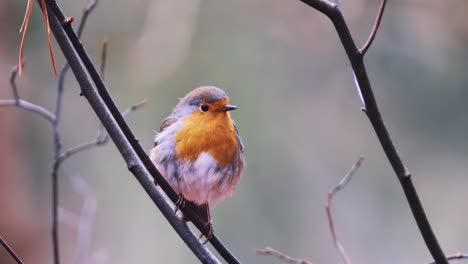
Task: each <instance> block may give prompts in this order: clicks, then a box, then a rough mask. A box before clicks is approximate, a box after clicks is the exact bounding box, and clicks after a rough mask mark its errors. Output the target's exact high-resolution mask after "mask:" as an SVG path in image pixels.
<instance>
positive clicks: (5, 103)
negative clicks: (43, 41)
mask: <svg viewBox="0 0 468 264" xmlns="http://www.w3.org/2000/svg"><path fill="white" fill-rule="evenodd" d="M17 71H18V67H17V66H15V67H13V68H12V70H11V75H10V85H11V89H12V91H13V96H14V98H15V99H2V100H0V107H10V106H14V107H19V108H22V109H24V110H27V111H29V112H32V113H35V114H37V115H39V116H40V117H42V118H44V119H45V120H47V121H48V122H49V123H51V124H52V123H54V122H55V116H54V114H52V113H51V112H49V111H48V110H47V109H45V108H44V107H42V106H39V105H36V104H33V103H30V102H28V101H26V100H23V99H21V97H20V96H19V93H18V88H17V86H16V76H17Z"/></svg>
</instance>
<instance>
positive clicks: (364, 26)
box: [0, 0, 468, 263]
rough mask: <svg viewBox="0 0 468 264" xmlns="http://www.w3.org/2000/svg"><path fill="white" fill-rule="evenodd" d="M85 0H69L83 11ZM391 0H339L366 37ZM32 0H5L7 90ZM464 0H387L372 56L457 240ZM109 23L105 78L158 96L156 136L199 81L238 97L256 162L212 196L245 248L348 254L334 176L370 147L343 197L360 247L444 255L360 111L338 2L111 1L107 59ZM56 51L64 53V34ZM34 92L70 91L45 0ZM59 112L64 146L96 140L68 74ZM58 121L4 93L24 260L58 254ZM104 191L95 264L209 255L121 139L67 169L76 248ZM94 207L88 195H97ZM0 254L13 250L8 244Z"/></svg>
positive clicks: (403, 147)
mask: <svg viewBox="0 0 468 264" xmlns="http://www.w3.org/2000/svg"><path fill="white" fill-rule="evenodd" d="M86 3H87V1H83V0H80V1H59V4H60V5H61V7H62V8H63V10H64V12H65V14H66V15H68V16H74V17H75V18H76V21H75V22H74V23H75V27H76V26H77V24H78V22H79V20H80V19H79V18H80V17H81V10H82V8H83V7H84V6H85V5H86ZM378 6H379V1H377V0H375V1H374V0H373V1H370V0H355V1H346V0H342V8H343V11H344V13H345V17H346V19H347V21H348V24H349V27H350V28H351V31H352V33H353V34H354V36H355V40H356V42H357V43H358V44H361V43H364V41H365V40H366V38H367V35H368V33H369V31H370V29H371V26H372V23H373V20H374V17H375V14H376V11H377V9H378ZM25 7H26V1H12V0H1V1H0V39H1V41H0V83H1V85H0V87H1V89H0V98H11V96H12V95H11V89H10V86H9V84H8V78H9V73H10V68H11V66H13V65H14V64H16V63H17V54H18V47H19V43H20V37H21V36H20V34H19V33H18V30H19V28H20V25H21V22H22V19H23V14H24V10H25ZM466 8H468V2H466V1H462V0H458V1H457V0H450V1H436V0H418V1H410V2H409V3H407V2H406V1H389V3H388V6H387V10H386V13H385V14H384V17H383V21H382V26H381V30H380V32H379V33H378V35H377V38H376V40H375V42H374V45H373V46H372V47H371V49H370V50H369V53H368V54H367V56H366V65H367V69H368V73H369V76H370V80H371V83H372V84H373V87H374V92H375V94H376V99H377V102H378V104H379V106H380V108H381V111H382V113H383V117H384V119H385V121H386V124H387V126H388V129H389V132H390V134H391V135H392V137H393V139H394V141H395V144H396V146H397V148H398V149H399V151H400V153H401V155H402V158H403V160H404V161H405V163H406V165H407V166H408V167H409V169H410V171H411V172H412V173H413V176H414V178H413V179H414V182H415V185H416V188H417V190H418V192H419V195H420V197H421V199H422V202H423V205H424V206H425V208H426V213H427V215H428V217H429V219H430V221H431V224H432V225H433V228H434V231H435V233H436V235H437V236H438V238H439V241H440V244H441V245H442V247H443V249H444V250H445V251H446V253H447V254H449V253H454V252H458V251H467V250H468V248H467V245H468V223H467V221H466V219H467V213H466V210H465V209H466V200H465V199H467V198H468V191H467V188H466V186H467V184H468V178H467V175H466V174H467V169H468V163H467V159H468V151H467V147H468V140H467V137H466V131H467V128H468V118H467V116H468V106H467V104H466V98H467V96H468V89H467V84H468V75H467V74H466V73H467V69H468V67H467V66H468V65H467V64H468V63H467V58H468V50H467V48H466V47H467V44H468V43H467V42H468V20H467V18H466V15H465V10H466ZM104 37H108V39H109V54H108V64H107V71H106V82H107V85H108V88H109V89H110V92H111V93H112V95H113V96H114V99H115V101H116V103H117V105H118V106H119V107H120V108H121V109H125V108H126V107H128V106H129V105H131V104H133V103H136V102H138V101H140V100H141V99H143V98H148V99H149V100H150V103H149V104H148V105H147V106H146V107H145V108H143V109H141V110H139V111H138V112H135V113H133V114H132V115H131V117H130V118H129V124H130V126H131V127H132V129H133V131H134V132H135V134H136V136H137V137H138V139H139V140H140V142H141V144H142V145H143V147H144V148H145V149H147V150H149V149H150V148H151V146H152V140H153V137H154V132H153V130H155V129H157V128H158V127H159V124H160V122H161V121H162V120H163V119H164V117H165V116H166V115H167V114H168V113H169V112H170V111H171V109H172V107H173V106H174V105H175V103H176V102H177V98H179V97H182V96H183V95H184V94H186V93H187V92H188V91H190V90H191V89H193V88H195V87H197V86H200V85H207V84H209V85H217V86H219V87H221V88H223V89H224V90H225V91H226V92H227V93H228V94H229V95H230V97H231V102H232V103H233V104H235V105H237V106H238V107H239V109H238V110H237V111H235V112H233V117H234V119H235V120H236V122H237V124H238V128H239V131H240V133H241V136H242V139H243V141H244V144H245V146H246V159H247V162H248V169H247V171H246V173H245V175H244V177H243V179H242V180H241V182H240V184H239V185H238V187H237V190H236V191H235V193H234V195H233V197H232V198H230V199H227V200H226V201H225V202H223V203H221V204H220V205H218V206H217V207H216V208H215V209H214V211H213V218H214V226H215V231H216V234H217V235H218V236H219V237H220V238H221V239H222V240H223V241H224V242H225V243H226V245H227V246H228V247H229V248H230V249H231V250H232V252H233V253H234V254H235V255H236V256H237V257H238V258H239V259H240V260H241V261H242V262H244V263H279V262H280V261H278V260H276V259H273V258H271V257H262V256H256V255H255V249H256V248H263V247H265V246H271V247H273V248H276V249H279V250H281V251H283V252H286V253H287V254H289V255H292V256H297V257H303V258H306V259H309V260H311V261H313V262H314V263H339V262H340V259H339V256H338V254H337V252H336V250H335V249H334V248H333V245H332V240H331V236H330V232H329V230H328V224H327V219H326V216H325V210H324V203H325V198H326V194H327V192H328V190H329V189H330V188H331V187H333V186H334V185H335V184H336V183H337V182H338V181H339V180H340V179H341V177H342V176H343V175H344V174H345V173H346V172H347V170H348V169H349V168H350V166H351V165H352V164H353V163H354V162H355V161H356V160H357V158H358V157H359V156H360V155H363V156H365V157H366V160H365V162H364V164H363V166H362V168H361V169H360V170H359V172H358V173H357V175H356V176H355V178H354V179H353V180H352V182H351V183H350V184H349V185H348V187H347V188H346V189H345V190H343V191H342V192H340V193H339V194H338V196H337V197H336V200H335V207H334V215H335V222H336V226H337V230H338V234H339V237H340V239H341V242H342V244H343V245H344V247H345V248H346V249H347V251H348V254H349V256H350V258H351V260H353V262H354V263H424V262H425V261H427V260H430V254H429V252H428V250H427V249H426V247H425V244H424V242H423V240H422V238H421V235H420V234H419V231H418V229H417V227H416V225H415V222H414V220H413V218H412V215H411V213H410V210H409V208H408V205H407V203H406V199H405V198H404V195H403V192H402V190H401V187H400V186H399V183H398V181H397V179H396V177H395V175H394V173H393V171H392V169H391V167H390V165H389V163H388V161H387V160H386V157H385V156H384V154H383V151H382V149H381V147H380V145H379V143H378V141H377V138H376V136H375V134H374V132H373V130H372V127H371V125H370V123H369V122H368V120H367V118H366V117H365V115H364V114H363V113H362V112H361V111H360V107H361V102H360V100H359V97H358V95H357V92H356V88H355V87H354V84H353V79H352V74H351V69H350V66H349V63H348V60H347V58H346V56H345V53H344V50H343V48H342V46H341V44H340V42H339V39H338V37H337V35H336V33H335V31H334V28H333V27H332V24H331V23H330V22H329V21H328V20H327V18H326V17H325V16H324V15H322V14H320V13H319V12H317V11H316V10H314V9H312V8H310V7H308V6H306V5H304V4H303V3H301V2H299V1H296V0H289V1H279V0H256V1H252V0H241V1H219V0H218V1H215V0H205V1H182V0H177V1H176V0H158V1H149V0H136V1H121V0H120V1H116V0H114V1H105V0H101V2H100V4H99V6H98V7H97V9H96V10H95V12H94V13H93V14H92V15H91V16H90V18H89V21H88V24H87V27H86V29H85V33H84V35H83V43H84V46H85V47H86V49H87V50H88V52H89V53H90V54H91V56H92V57H93V59H94V61H95V62H99V56H100V48H101V42H102V39H103V38H104ZM53 46H54V50H55V54H56V57H57V61H58V62H59V64H61V63H62V62H63V56H62V55H61V52H60V50H59V48H58V45H57V44H56V43H55V42H54V43H53ZM25 59H26V60H27V66H26V68H25V71H24V76H23V77H22V78H20V79H19V80H18V86H19V90H20V93H21V95H22V96H23V97H24V98H25V99H28V100H30V101H32V102H34V103H37V104H40V105H43V106H45V107H47V108H48V109H52V107H53V105H54V100H55V93H56V78H55V77H54V76H53V74H52V71H51V68H50V61H49V55H48V51H47V44H46V38H45V31H44V25H43V20H42V17H41V13H40V10H39V7H38V5H37V3H35V5H34V10H33V17H32V20H31V25H30V28H29V31H28V34H27V38H26V46H25ZM68 77H69V78H68V79H67V84H66V91H65V99H64V100H65V108H64V111H63V115H64V120H63V123H62V124H61V131H62V132H63V143H64V148H68V147H71V146H74V145H76V144H79V143H82V142H85V141H88V140H90V139H93V138H94V137H95V135H96V131H97V124H98V121H97V119H96V117H95V115H94V114H93V112H92V111H91V109H90V107H89V105H88V103H87V102H86V100H85V99H84V98H83V97H80V96H78V95H79V87H78V86H77V84H76V82H75V79H74V77H73V76H72V75H71V74H70V75H69V76H68ZM52 147H53V145H52V132H51V129H50V126H49V124H47V123H46V122H44V121H43V120H42V119H40V118H38V117H37V116H35V115H33V114H31V113H28V112H25V111H23V110H20V109H15V108H8V109H7V108H2V109H0V235H1V236H3V237H4V238H5V239H6V240H7V241H9V242H10V243H11V245H12V246H13V247H14V248H15V249H16V251H17V252H18V253H19V254H20V255H21V256H22V257H23V258H24V260H25V261H26V263H51V256H52V254H51V253H52V248H51V239H50V222H51V221H50V210H51V177H50V171H51V164H52V161H53V160H52V158H53V149H52ZM71 179H75V180H76V179H82V180H85V181H86V182H87V183H88V184H89V186H90V188H91V189H92V193H93V194H92V195H91V196H89V197H88V199H91V200H93V199H95V200H94V201H95V204H94V205H96V208H95V213H94V214H92V216H93V217H92V218H91V219H92V227H93V229H92V233H91V234H90V235H91V241H92V242H91V244H90V245H89V247H90V250H89V255H88V256H87V260H86V263H196V262H197V260H196V258H195V257H194V256H193V255H192V253H191V252H190V250H189V249H188V248H187V247H186V246H185V244H184V243H183V242H182V241H181V239H180V238H179V237H178V236H177V235H176V233H175V232H174V231H173V230H172V228H171V227H170V226H169V224H168V223H167V222H166V220H165V219H164V218H163V216H162V215H161V213H160V212H159V211H158V210H157V209H156V208H155V206H154V204H153V203H152V202H151V201H150V199H149V198H148V196H147V195H146V193H145V192H144V191H143V189H142V188H141V186H140V185H139V184H138V182H137V181H136V180H135V179H134V178H133V176H132V175H131V174H130V173H129V172H128V170H127V169H126V165H125V163H124V162H123V160H122V158H121V156H120V155H119V153H118V151H117V150H116V148H115V147H114V146H113V144H112V143H110V144H108V145H107V146H105V147H101V148H97V149H94V150H92V151H88V152H86V153H82V154H80V155H78V156H75V157H74V158H72V159H70V160H68V161H66V163H65V164H64V166H63V168H62V170H61V171H60V207H61V208H62V209H61V215H62V216H63V217H62V219H63V220H62V222H61V226H60V231H61V233H60V235H61V237H60V241H61V247H62V254H61V257H62V260H63V263H72V261H73V259H74V257H75V254H76V249H77V242H76V241H77V229H76V223H75V222H76V216H79V215H80V214H81V210H82V207H83V205H84V204H85V203H84V200H83V197H82V196H80V195H79V194H78V193H77V192H76V190H75V189H74V188H73V187H72V186H73V185H72V181H71ZM91 208H92V206H91ZM0 262H1V263H11V262H12V261H11V259H10V258H9V256H8V255H7V254H6V253H5V251H4V250H0Z"/></svg>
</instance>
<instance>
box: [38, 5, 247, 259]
mask: <svg viewBox="0 0 468 264" xmlns="http://www.w3.org/2000/svg"><path fill="white" fill-rule="evenodd" d="M47 5H48V8H50V10H49V11H51V12H49V15H50V17H49V19H50V25H51V30H52V32H53V33H54V36H55V38H56V40H57V42H58V44H59V46H60V48H61V49H62V51H63V53H64V55H65V57H66V59H67V61H68V63H69V64H70V68H71V69H72V71H73V73H74V74H75V77H76V79H77V81H78V83H79V85H80V87H81V90H82V93H83V95H84V96H85V97H86V99H87V100H88V101H89V103H90V105H91V107H92V108H93V110H94V111H95V112H96V115H97V116H98V117H99V119H100V120H101V122H102V124H103V125H104V127H105V128H106V130H107V132H108V133H109V136H110V137H111V139H112V140H113V141H114V143H115V145H116V146H117V148H118V150H119V152H120V153H121V155H122V157H123V158H124V159H125V161H126V163H127V166H128V169H129V170H130V171H131V172H132V173H133V174H134V175H135V177H136V179H137V180H138V181H139V182H140V184H141V185H142V186H143V188H144V189H145V191H146V192H147V193H148V195H149V196H150V197H151V199H152V200H153V202H154V203H155V204H156V205H157V206H158V208H159V209H160V210H161V212H162V213H163V214H164V216H165V217H166V218H167V219H168V221H169V223H170V224H171V225H172V227H173V228H174V229H175V230H176V231H177V233H178V234H179V236H180V237H181V238H182V239H183V240H184V242H185V243H186V244H187V245H188V246H189V247H190V249H191V250H192V251H193V252H194V253H195V255H196V256H197V257H198V258H199V259H200V261H202V262H203V263H219V262H218V260H217V259H216V258H215V257H214V256H213V255H212V253H211V252H210V251H208V249H207V248H205V247H204V246H203V245H202V244H201V243H200V241H199V240H198V238H197V237H196V236H195V235H194V234H193V233H192V232H191V231H190V229H189V228H188V226H187V225H186V224H185V222H183V221H182V220H181V219H179V218H178V217H177V216H176V215H174V211H173V209H172V207H171V205H170V204H168V203H167V202H166V200H165V198H164V197H163V196H162V195H161V194H160V193H159V191H158V190H157V189H156V187H155V185H154V183H153V181H151V180H150V178H151V177H152V176H150V174H149V173H148V171H147V169H146V167H145V166H144V165H143V163H142V162H141V159H140V157H139V155H137V154H136V152H135V151H134V149H133V147H132V145H131V144H130V142H129V139H128V138H127V136H126V135H125V134H124V132H123V131H122V130H121V128H120V126H119V123H117V121H116V120H115V119H114V116H118V117H120V119H121V120H120V122H123V123H124V124H125V125H126V123H125V121H124V120H123V117H122V116H121V114H120V113H119V112H118V113H117V114H115V113H112V114H111V112H110V111H109V109H108V107H107V105H106V103H104V101H103V99H101V96H103V95H102V94H103V91H102V90H99V86H102V87H104V84H103V82H102V80H101V79H100V77H99V75H98V74H97V72H96V70H95V69H94V65H92V63H91V60H90V59H89V57H87V54H86V52H85V51H84V49H83V47H82V46H81V43H80V42H79V40H78V37H77V36H76V34H75V32H74V31H73V29H72V28H71V27H70V25H69V24H66V23H65V24H64V23H62V22H64V21H65V16H64V15H63V13H61V11H60V9H59V8H58V6H57V5H56V3H55V1H52V0H48V1H47ZM62 25H63V26H64V28H63V27H62ZM66 30H67V31H66ZM70 36H71V37H70ZM78 50H81V53H80V52H78ZM85 55H86V56H85ZM86 64H90V65H88V67H92V68H93V71H91V72H90V71H89V70H88V69H87V68H86V67H85V65H86ZM88 74H89V75H88ZM89 76H91V77H92V78H97V79H98V80H99V82H94V83H98V84H99V85H98V90H95V89H94V85H93V81H94V80H91V79H90V78H89ZM102 87H101V88H102ZM104 89H105V87H104ZM98 91H99V93H100V94H98ZM109 97H110V96H109ZM114 107H115V105H114ZM115 108H116V107H115ZM127 129H128V126H127ZM128 131H129V129H128ZM128 131H127V132H128ZM130 133H131V131H130ZM131 140H132V141H133V143H135V142H136V140H135V138H134V137H133V138H132V139H131ZM136 144H138V142H136ZM138 145H139V144H138ZM140 148H141V146H140ZM141 150H142V151H143V149H141ZM148 160H149V159H148ZM150 162H151V161H150ZM153 167H154V166H153ZM154 169H155V168H154ZM161 178H162V176H161ZM158 183H159V182H158ZM166 185H167V186H169V185H168V184H167V183H166ZM171 190H172V189H171ZM172 191H173V190H172ZM173 194H174V195H176V194H175V192H174V191H173ZM174 198H175V196H174ZM192 214H193V215H195V214H194V212H192ZM198 220H200V221H199V222H198V223H199V224H200V226H203V225H204V223H202V221H201V219H198ZM234 259H235V258H234ZM229 263H238V261H237V262H234V261H229Z"/></svg>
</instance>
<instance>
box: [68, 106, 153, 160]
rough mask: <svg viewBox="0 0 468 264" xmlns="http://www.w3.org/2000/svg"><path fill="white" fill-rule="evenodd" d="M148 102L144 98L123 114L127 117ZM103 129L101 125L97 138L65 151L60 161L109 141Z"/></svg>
mask: <svg viewBox="0 0 468 264" xmlns="http://www.w3.org/2000/svg"><path fill="white" fill-rule="evenodd" d="M147 103H148V99H143V100H142V101H140V102H139V103H136V104H134V105H132V106H130V107H129V108H127V109H126V110H125V111H124V112H123V113H122V116H124V117H127V116H128V115H129V114H131V113H133V112H134V111H136V110H138V109H140V108H141V107H143V106H145V105H146V104H147ZM101 131H104V130H102V125H99V132H98V135H97V137H96V140H94V141H90V142H87V143H83V144H80V145H77V146H75V147H72V148H70V149H68V150H67V151H65V152H63V153H62V154H60V156H59V160H60V162H63V161H65V160H66V159H68V158H70V157H71V156H73V155H75V154H78V153H80V152H82V151H85V150H88V149H91V148H94V147H98V146H102V145H105V144H106V143H107V142H108V141H109V136H108V135H107V133H106V132H105V131H104V135H103V134H101Z"/></svg>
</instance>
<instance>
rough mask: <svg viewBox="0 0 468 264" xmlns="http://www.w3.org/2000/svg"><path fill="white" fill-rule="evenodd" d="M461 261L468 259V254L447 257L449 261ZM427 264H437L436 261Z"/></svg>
mask: <svg viewBox="0 0 468 264" xmlns="http://www.w3.org/2000/svg"><path fill="white" fill-rule="evenodd" d="M461 259H468V254H465V253H457V254H454V255H451V256H448V257H447V260H449V261H450V260H461ZM427 264H436V262H435V261H431V262H428V263H427Z"/></svg>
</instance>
